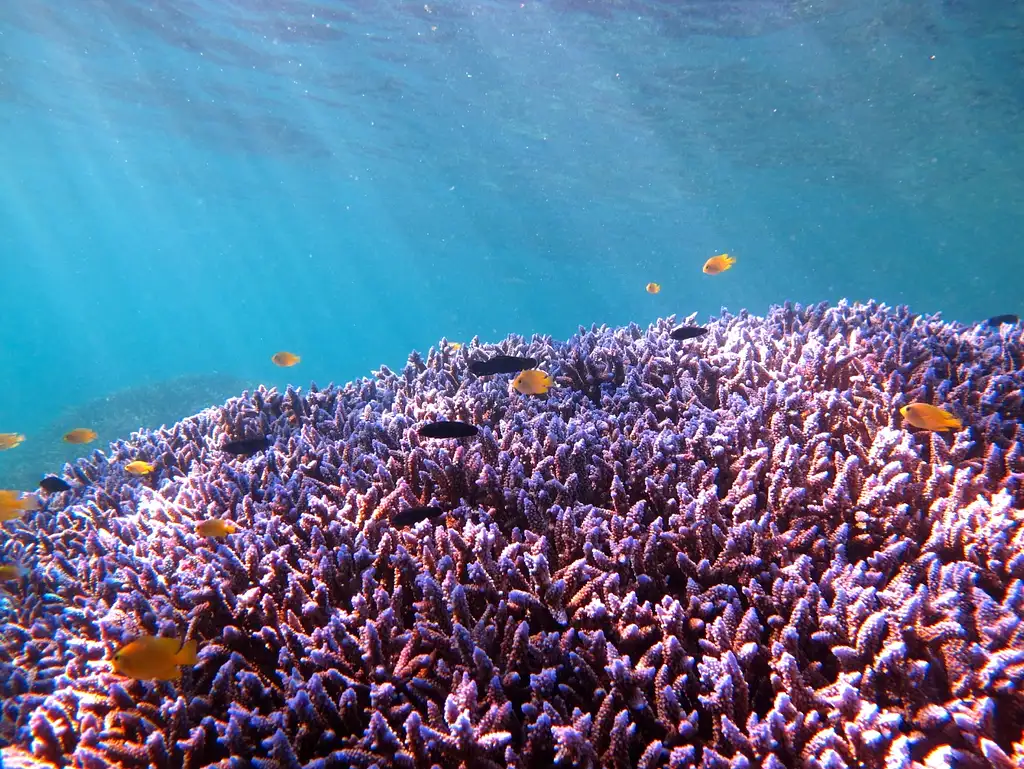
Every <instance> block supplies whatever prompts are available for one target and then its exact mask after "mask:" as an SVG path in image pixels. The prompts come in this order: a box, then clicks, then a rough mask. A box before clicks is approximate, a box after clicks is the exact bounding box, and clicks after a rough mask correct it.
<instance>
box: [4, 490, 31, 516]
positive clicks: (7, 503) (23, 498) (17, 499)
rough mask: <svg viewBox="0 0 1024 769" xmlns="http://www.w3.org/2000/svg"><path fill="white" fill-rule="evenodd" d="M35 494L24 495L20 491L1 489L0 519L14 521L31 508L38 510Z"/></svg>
mask: <svg viewBox="0 0 1024 769" xmlns="http://www.w3.org/2000/svg"><path fill="white" fill-rule="evenodd" d="M39 507H40V505H39V500H38V499H37V498H36V495H35V494H25V495H22V493H21V492H20V491H10V490H8V489H4V490H0V521H13V520H16V519H18V518H20V517H21V514H22V513H24V512H27V511H29V510H38V509H39Z"/></svg>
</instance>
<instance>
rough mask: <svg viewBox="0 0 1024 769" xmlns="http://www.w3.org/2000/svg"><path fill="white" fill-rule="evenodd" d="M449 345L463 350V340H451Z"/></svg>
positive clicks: (454, 348)
mask: <svg viewBox="0 0 1024 769" xmlns="http://www.w3.org/2000/svg"><path fill="white" fill-rule="evenodd" d="M448 346H449V347H451V348H452V349H453V350H461V349H462V342H449V343H448Z"/></svg>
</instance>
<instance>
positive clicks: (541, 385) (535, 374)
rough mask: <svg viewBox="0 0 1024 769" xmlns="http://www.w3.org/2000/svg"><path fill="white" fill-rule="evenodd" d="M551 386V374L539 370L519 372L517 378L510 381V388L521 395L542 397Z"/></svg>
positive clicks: (532, 369)
mask: <svg viewBox="0 0 1024 769" xmlns="http://www.w3.org/2000/svg"><path fill="white" fill-rule="evenodd" d="M553 384H554V380H553V379H552V378H551V374H549V373H548V372H547V371H541V370H540V369H539V368H531V369H528V370H526V371H521V372H520V373H519V376H517V377H516V378H515V379H513V380H512V387H513V388H514V389H515V390H516V391H517V392H521V393H522V394H523V395H543V394H544V393H546V392H547V391H548V390H550V389H551V385H553Z"/></svg>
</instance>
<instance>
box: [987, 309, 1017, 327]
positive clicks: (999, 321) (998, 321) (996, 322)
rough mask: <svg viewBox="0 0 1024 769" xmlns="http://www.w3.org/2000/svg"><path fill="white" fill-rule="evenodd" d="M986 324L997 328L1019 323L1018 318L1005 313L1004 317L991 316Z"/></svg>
mask: <svg viewBox="0 0 1024 769" xmlns="http://www.w3.org/2000/svg"><path fill="white" fill-rule="evenodd" d="M987 322H988V325H990V326H994V327H995V328H999V327H1000V326H1001V325H1003V324H1004V323H1009V324H1014V323H1020V318H1019V317H1017V316H1016V315H1011V314H1009V313H1007V314H1006V315H993V316H992V317H991V318H989V319H988V321H987Z"/></svg>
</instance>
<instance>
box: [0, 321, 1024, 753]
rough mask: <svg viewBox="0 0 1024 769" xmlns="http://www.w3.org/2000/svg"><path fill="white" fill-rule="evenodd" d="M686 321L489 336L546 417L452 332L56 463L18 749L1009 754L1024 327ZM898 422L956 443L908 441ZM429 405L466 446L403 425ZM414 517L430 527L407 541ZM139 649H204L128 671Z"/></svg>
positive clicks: (12, 674)
mask: <svg viewBox="0 0 1024 769" xmlns="http://www.w3.org/2000/svg"><path fill="white" fill-rule="evenodd" d="M692 321H693V319H692V318H691V319H688V320H687V322H692ZM673 325H674V324H673V323H671V322H670V321H669V320H666V321H661V322H659V323H657V324H656V325H654V326H652V327H651V328H650V329H648V330H646V331H644V330H641V329H640V328H638V327H636V326H630V327H627V328H622V329H608V328H594V329H591V330H589V331H583V330H581V334H580V335H579V336H578V337H575V338H573V339H572V340H570V341H569V342H567V343H564V344H563V343H554V342H552V341H551V340H548V339H546V338H539V337H538V338H534V339H533V340H532V341H530V342H527V341H525V340H522V339H517V338H512V339H509V340H506V342H504V343H503V344H502V345H501V348H500V349H501V351H502V352H504V353H507V354H514V355H529V356H532V357H536V358H538V359H539V361H540V362H541V363H540V365H541V366H542V367H544V368H547V369H548V370H551V371H561V372H562V374H563V376H564V378H562V379H560V384H561V385H562V386H560V387H557V388H555V389H553V390H552V391H551V392H550V393H549V394H548V395H547V396H543V397H524V396H520V395H518V394H517V393H514V392H510V391H509V388H508V381H507V380H508V379H509V377H507V376H496V377H489V378H475V377H470V376H467V375H466V366H467V363H468V360H469V359H471V358H477V357H482V356H483V355H485V354H489V353H490V352H491V351H492V348H491V347H489V346H485V345H481V344H480V343H479V342H478V341H476V340H474V342H473V343H472V344H471V345H468V346H467V347H466V348H463V349H462V350H459V351H455V350H453V349H452V348H451V347H449V346H448V345H445V344H442V345H441V346H440V347H439V348H438V349H435V350H431V351H430V353H429V354H428V355H427V356H426V358H422V357H421V356H419V355H415V354H414V355H413V356H411V357H410V362H409V364H408V366H407V367H406V368H405V370H404V371H402V372H401V373H394V372H391V371H389V370H388V369H386V368H383V369H382V370H381V371H380V372H377V374H376V375H375V376H374V377H373V378H371V379H365V380H362V381H358V382H354V383H351V384H349V385H347V386H345V387H343V388H331V389H327V390H317V389H316V388H315V387H314V388H311V389H310V391H309V392H308V393H306V394H300V393H298V392H297V391H294V390H291V389H289V390H288V391H286V392H284V393H278V392H275V391H266V390H263V389H260V390H257V391H255V392H253V393H251V394H247V395H245V396H243V397H242V398H236V399H233V400H231V401H229V402H228V403H227V404H226V405H225V406H224V407H222V408H213V409H208V410H206V411H204V412H202V413H200V414H198V415H196V416H195V417H193V418H191V419H188V420H185V421H183V422H181V423H179V424H178V425H175V426H174V427H173V428H171V429H168V430H162V431H158V432H150V433H141V434H139V435H137V436H135V437H133V439H132V441H131V442H128V443H125V442H121V443H117V444H114V445H113V446H112V447H111V451H110V454H109V456H103V455H99V454H97V455H95V457H94V459H92V460H91V461H89V462H80V463H79V464H78V465H76V466H75V467H73V468H69V471H68V477H69V478H71V479H72V480H73V481H74V483H73V489H72V490H71V491H70V492H66V493H63V494H60V495H56V496H55V497H54V498H52V499H50V500H49V502H48V504H47V505H46V507H45V509H43V510H40V511H38V512H35V513H32V514H29V515H27V516H26V517H25V518H24V520H23V521H21V522H18V523H13V524H12V523H8V524H5V532H6V535H5V537H4V539H3V542H2V548H3V555H4V558H5V559H12V560H13V559H17V560H19V561H20V562H22V563H23V564H24V565H25V566H26V567H28V573H27V576H26V577H25V578H24V580H23V582H22V584H20V585H18V586H17V589H15V586H13V585H12V586H10V587H11V593H12V596H13V597H12V598H11V599H8V600H6V601H4V603H3V604H2V606H3V608H2V609H0V622H2V623H3V641H2V644H0V673H2V679H0V695H2V696H3V706H2V712H0V739H2V740H3V742H4V743H6V744H7V746H8V747H6V748H4V749H3V753H2V755H3V760H4V765H5V766H7V765H11V766H46V765H48V764H52V765H61V766H63V765H75V766H82V767H107V766H119V767H144V766H156V767H182V766H184V767H208V766H209V767H212V766H218V767H228V766H234V765H239V764H238V762H242V764H241V765H251V766H255V767H305V768H306V769H319V768H320V767H324V768H326V767H331V766H339V767H341V766H355V767H370V766H378V767H415V768H417V769H418V768H420V767H422V769H428V768H429V767H431V766H434V765H438V766H463V767H506V766H507V767H522V768H523V769H527V768H529V769H532V768H534V767H547V766H552V765H554V766H565V767H569V766H572V767H649V768H652V769H653V768H654V767H691V766H700V767H708V768H714V769H717V768H718V767H723V768H724V767H730V768H732V769H741V767H754V766H761V767H798V766H799V767H805V766H806V767H827V768H828V769H832V768H833V767H836V768H838V767H843V766H848V767H867V768H869V769H873V768H875V767H877V768H878V769H882V767H886V769H888V767H930V766H939V765H944V764H945V765H948V764H950V763H953V764H955V765H956V766H963V767H978V768H979V769H980V768H983V767H993V768H994V769H1008V768H1009V767H1013V766H1020V765H1022V764H1024V745H1022V741H1024V736H1022V729H1024V726H1022V725H1024V692H1022V687H1021V684H1020V681H1021V680H1024V622H1022V619H1024V523H1022V522H1024V512H1022V508H1024V498H1022V495H1024V490H1022V488H1021V480H1022V478H1024V446H1022V440H1021V439H1022V435H1021V432H1020V431H1021V418H1022V416H1024V400H1022V397H1021V392H1022V387H1024V371H1022V369H1021V361H1022V360H1024V357H1022V346H1021V336H1020V332H1019V330H1016V329H1014V330H1012V331H1011V330H1010V329H1009V328H1004V329H1002V330H1000V331H995V330H990V329H987V328H968V327H964V326H960V325H956V324H948V323H943V322H941V320H939V319H937V318H928V317H922V316H915V315H912V314H911V313H910V312H909V311H907V310H906V309H902V308H900V309H896V310H891V309H888V308H886V307H884V306H879V305H876V304H869V305H854V306H847V305H845V304H841V305H840V306H839V307H835V308H829V307H826V306H823V305H820V306H814V307H809V308H801V307H793V306H788V305H787V306H786V307H781V308H775V309H773V310H772V312H771V313H770V314H769V315H768V317H767V318H765V319H759V318H755V317H753V316H749V315H747V314H746V313H741V314H740V315H739V316H730V315H725V316H723V317H722V318H721V319H718V320H716V321H713V322H712V323H711V324H709V329H710V332H709V333H708V334H707V335H706V336H705V337H703V338H701V339H699V340H692V341H687V342H677V341H674V340H672V339H671V338H670V337H669V336H668V332H669V331H670V330H671V328H672V327H673ZM592 358H600V360H592ZM588 361H589V362H588ZM617 371H618V372H620V373H616V372H617ZM572 372H576V373H575V374H574V373H572ZM577 380H579V381H577ZM913 401H925V402H928V403H933V404H935V405H940V406H943V407H945V408H948V409H950V410H951V411H952V412H953V413H955V414H956V415H957V416H958V417H959V418H960V419H961V420H962V421H963V422H964V424H965V428H964V429H963V430H961V431H959V432H956V433H949V434H937V433H927V432H922V431H916V430H911V429H909V428H908V427H907V426H905V425H904V424H903V423H902V419H901V417H900V416H899V409H900V407H902V406H904V405H906V404H907V403H910V402H913ZM438 417H442V418H451V419H463V420H468V421H472V422H474V423H475V424H477V425H478V426H479V427H480V435H479V436H478V437H476V438H473V439H468V440H461V441H456V440H427V439H423V438H421V437H419V436H418V435H417V434H416V431H415V426H416V425H417V424H418V423H419V422H421V421H423V420H429V419H434V418H438ZM264 434H267V435H269V436H270V438H271V440H272V443H271V445H270V447H269V448H267V449H266V450H264V451H259V452H257V453H255V454H253V455H252V456H251V457H248V458H247V457H234V456H231V455H229V454H225V453H223V452H220V451H218V447H219V446H222V445H223V444H224V443H225V442H226V441H228V440H235V439H240V438H249V437H253V436H259V435H264ZM132 459H146V460H148V461H152V462H154V463H156V464H157V466H158V469H157V471H156V473H154V475H153V477H152V478H149V479H136V478H132V477H130V476H127V475H125V473H124V471H123V465H124V464H125V463H126V462H127V461H130V460H132ZM425 504H437V505H440V506H442V507H444V508H446V509H449V508H450V512H449V513H448V516H447V518H442V519H441V520H438V521H436V522H423V523H420V524H417V525H416V526H415V527H413V528H407V529H398V528H395V527H393V526H392V525H391V524H390V522H389V519H390V517H391V516H392V515H394V514H395V513H396V512H398V511H399V510H401V509H404V508H405V507H408V506H417V505H425ZM211 517H223V518H230V519H232V520H235V521H236V522H237V523H238V524H239V526H240V527H241V530H240V531H239V533H237V534H234V535H231V536H229V537H227V538H226V539H224V540H219V541H218V540H212V539H207V538H203V537H199V536H197V535H196V534H195V533H194V531H193V526H194V522H195V521H197V520H203V519H206V518H211ZM140 633H151V634H159V635H172V636H176V637H183V636H187V637H189V638H195V639H196V640H197V641H198V642H199V645H200V655H199V656H200V659H199V664H198V665H196V666H195V667H194V668H186V669H185V670H184V671H183V676H182V678H181V680H180V681H179V682H145V681H134V680H129V679H125V678H121V677H119V676H116V675H114V674H113V673H112V672H111V670H110V666H109V658H110V656H111V653H112V651H113V650H115V649H116V648H117V647H119V646H120V645H121V644H123V643H125V642H127V641H129V640H131V639H132V638H134V637H135V636H136V635H138V634H140Z"/></svg>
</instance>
